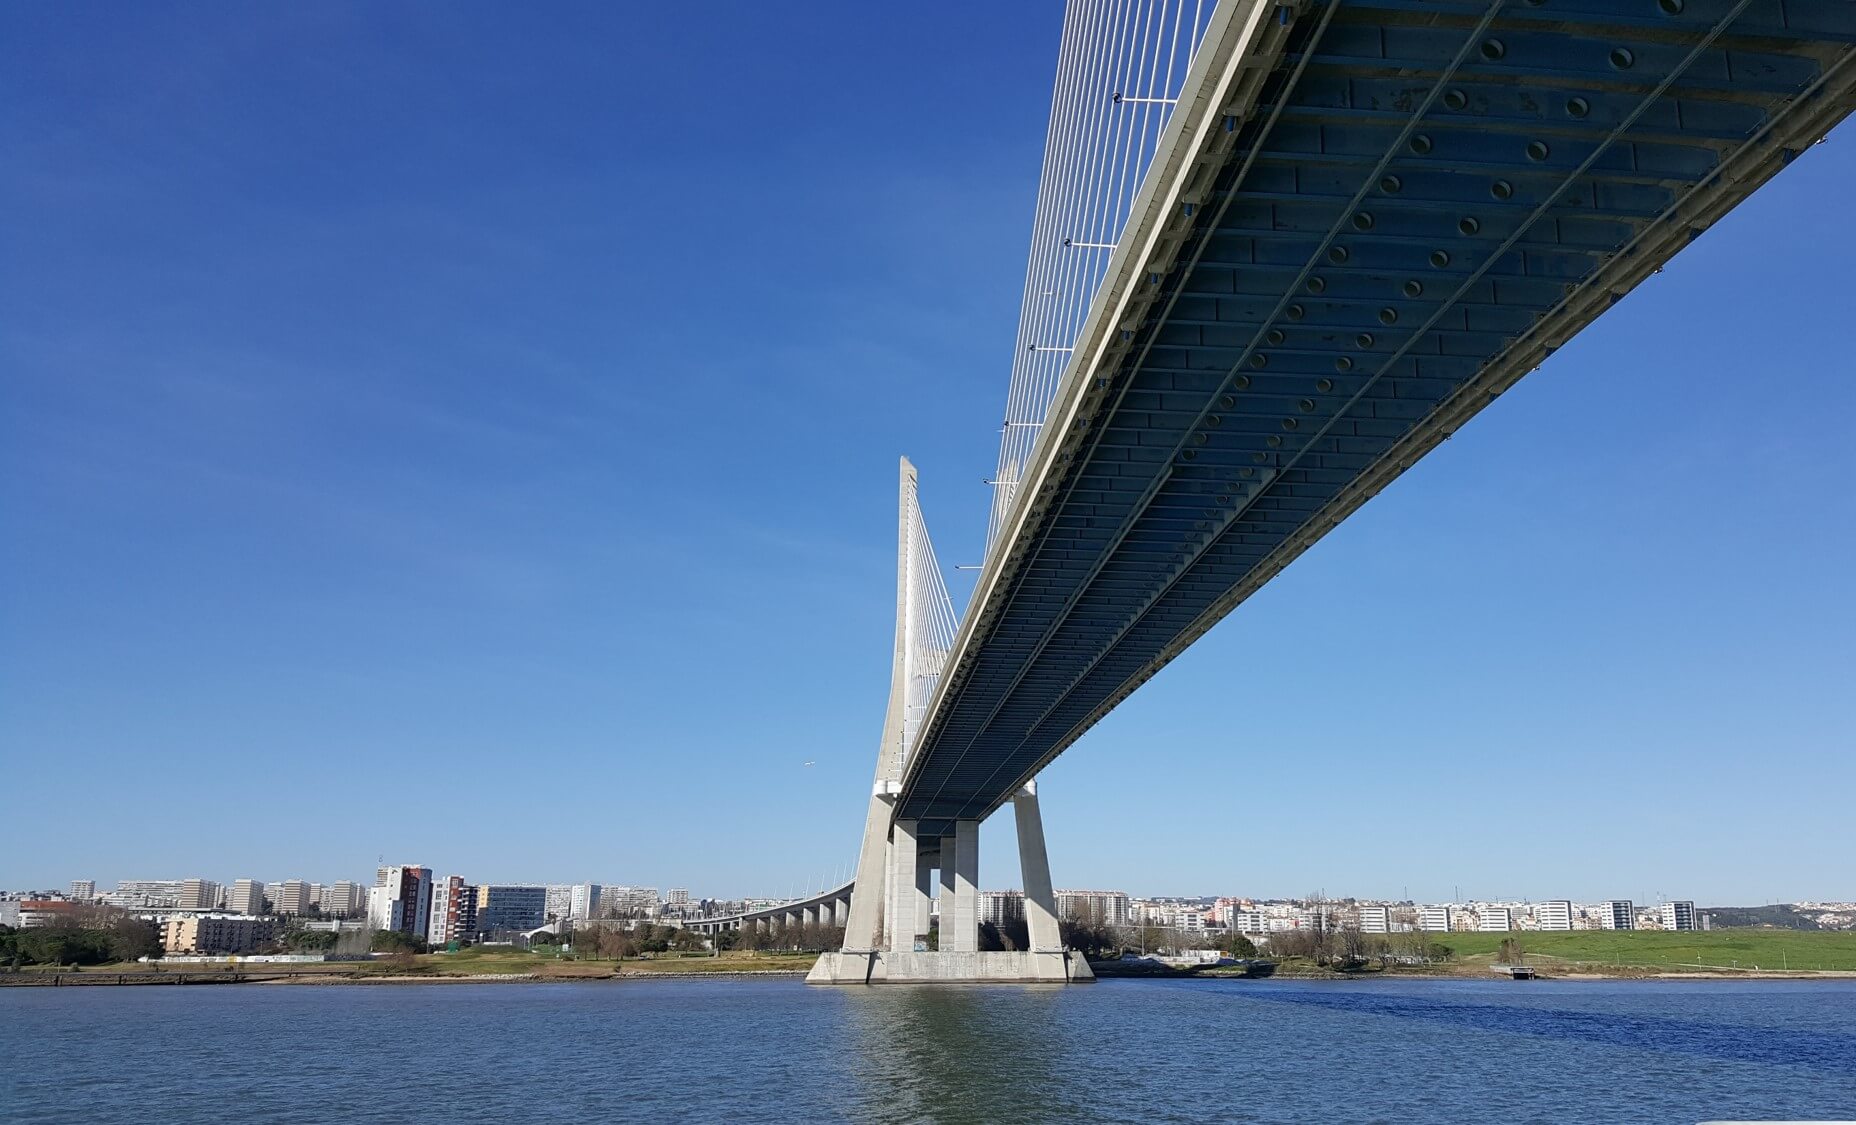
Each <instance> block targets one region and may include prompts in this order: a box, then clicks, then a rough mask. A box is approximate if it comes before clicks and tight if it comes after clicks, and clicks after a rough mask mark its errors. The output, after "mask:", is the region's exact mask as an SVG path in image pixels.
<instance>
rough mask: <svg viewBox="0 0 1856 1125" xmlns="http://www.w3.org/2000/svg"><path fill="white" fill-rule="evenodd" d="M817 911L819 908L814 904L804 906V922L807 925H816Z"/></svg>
mask: <svg viewBox="0 0 1856 1125" xmlns="http://www.w3.org/2000/svg"><path fill="white" fill-rule="evenodd" d="M818 911H819V908H818V907H816V906H808V907H806V911H805V914H806V917H805V924H806V925H808V926H816V925H818Z"/></svg>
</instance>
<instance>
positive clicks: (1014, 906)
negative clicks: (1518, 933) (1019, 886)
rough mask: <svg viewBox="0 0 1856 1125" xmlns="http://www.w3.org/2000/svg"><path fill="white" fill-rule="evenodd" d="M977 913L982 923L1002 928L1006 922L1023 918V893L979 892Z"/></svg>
mask: <svg viewBox="0 0 1856 1125" xmlns="http://www.w3.org/2000/svg"><path fill="white" fill-rule="evenodd" d="M949 909H951V907H950V908H949ZM979 911H980V921H981V922H982V923H984V922H991V923H992V924H993V925H995V926H1003V925H1005V924H1006V923H1008V922H1013V921H1017V920H1018V919H1021V918H1023V917H1024V916H1025V892H1023V891H981V892H980V905H979ZM949 924H950V925H951V924H952V923H949Z"/></svg>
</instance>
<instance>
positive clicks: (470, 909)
mask: <svg viewBox="0 0 1856 1125" xmlns="http://www.w3.org/2000/svg"><path fill="white" fill-rule="evenodd" d="M476 932H477V888H476V887H475V886H472V885H471V884H469V883H466V882H465V881H464V877H463V876H462V875H448V876H446V877H445V878H443V879H434V880H432V912H431V917H430V919H429V920H428V921H427V922H426V926H425V940H426V944H428V945H431V946H433V947H437V946H441V945H445V944H446V943H448V942H453V941H462V940H465V939H467V938H470V937H472V936H473V935H474V934H475V933H476Z"/></svg>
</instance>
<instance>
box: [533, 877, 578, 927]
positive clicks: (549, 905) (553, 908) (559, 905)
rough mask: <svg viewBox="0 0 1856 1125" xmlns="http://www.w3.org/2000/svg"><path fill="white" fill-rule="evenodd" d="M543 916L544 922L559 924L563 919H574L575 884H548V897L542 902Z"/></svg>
mask: <svg viewBox="0 0 1856 1125" xmlns="http://www.w3.org/2000/svg"><path fill="white" fill-rule="evenodd" d="M541 914H542V920H543V921H544V922H558V921H560V920H561V919H563V918H572V917H573V916H574V888H573V884H571V883H550V884H548V893H547V896H546V897H545V898H544V899H543V900H542V907H541Z"/></svg>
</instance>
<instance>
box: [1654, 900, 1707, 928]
mask: <svg viewBox="0 0 1856 1125" xmlns="http://www.w3.org/2000/svg"><path fill="white" fill-rule="evenodd" d="M1656 912H1657V915H1658V916H1659V917H1661V918H1662V921H1663V929H1665V930H1693V929H1698V928H1699V927H1698V926H1697V925H1696V924H1695V904H1694V903H1692V902H1665V903H1663V904H1662V905H1661V906H1659V907H1657V910H1656Z"/></svg>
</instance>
